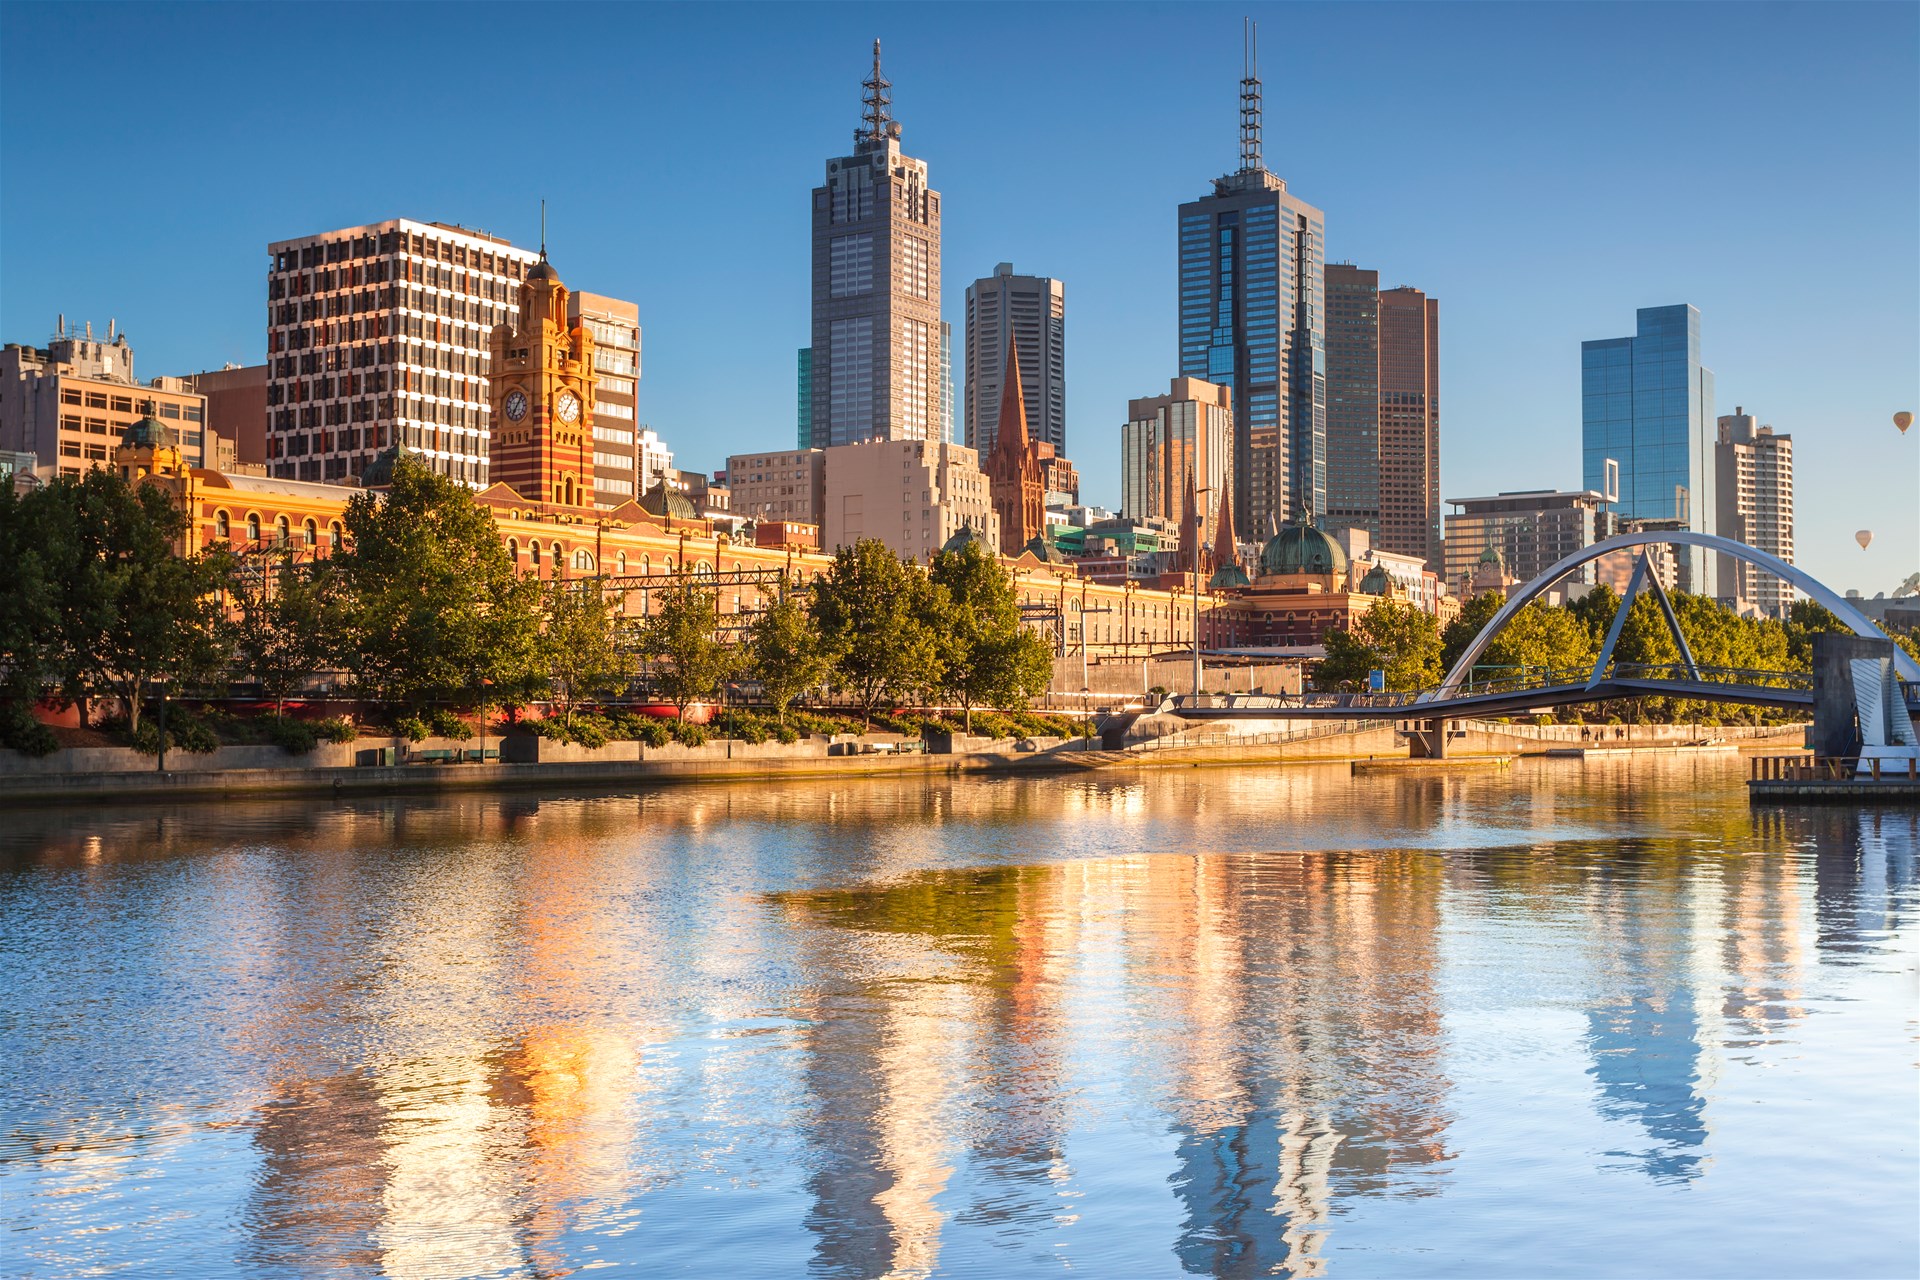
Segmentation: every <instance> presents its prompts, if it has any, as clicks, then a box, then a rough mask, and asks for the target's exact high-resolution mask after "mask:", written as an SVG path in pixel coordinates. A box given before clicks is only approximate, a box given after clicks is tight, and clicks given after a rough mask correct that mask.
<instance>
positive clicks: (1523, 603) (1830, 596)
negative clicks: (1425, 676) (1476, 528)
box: [1420, 529, 1920, 702]
mask: <svg viewBox="0 0 1920 1280" xmlns="http://www.w3.org/2000/svg"><path fill="white" fill-rule="evenodd" d="M1662 545H1665V546H1683V547H1704V548H1705V549H1707V550H1709V551H1718V552H1723V553H1725V554H1726V555H1730V556H1732V557H1733V558H1734V559H1736V560H1745V561H1746V562H1747V563H1748V564H1750V565H1753V566H1755V567H1756V568H1760V569H1765V570H1766V571H1767V572H1768V573H1771V574H1773V575H1774V576H1775V577H1777V578H1780V579H1781V580H1783V581H1785V582H1789V583H1791V584H1793V585H1794V586H1796V587H1798V588H1799V589H1800V590H1801V591H1803V592H1805V593H1806V594H1807V596H1808V598H1810V599H1812V600H1814V601H1817V602H1818V603H1820V604H1823V605H1825V606H1826V607H1827V608H1828V609H1830V610H1832V612H1833V615H1834V616H1835V617H1836V618H1839V619H1840V621H1842V622H1844V623H1846V624H1847V627H1848V629H1850V630H1851V631H1852V632H1853V633H1854V634H1855V635H1857V636H1867V637H1869V638H1871V639H1875V640H1885V639H1887V634H1886V632H1884V631H1882V630H1880V628H1879V627H1877V626H1875V625H1874V624H1873V619H1871V618H1869V617H1867V615H1866V614H1864V613H1861V612H1860V610H1858V609H1856V608H1855V607H1854V606H1853V605H1852V604H1851V603H1849V602H1848V600H1847V598H1846V597H1845V596H1843V595H1840V594H1839V593H1838V592H1836V591H1834V590H1833V589H1832V588H1831V587H1829V586H1827V585H1826V584H1824V583H1822V582H1821V581H1820V580H1819V579H1818V578H1815V577H1814V576H1813V575H1812V574H1809V573H1807V572H1806V571H1805V570H1804V569H1798V568H1795V567H1794V566H1793V565H1790V564H1788V563H1787V562H1786V561H1785V560H1782V559H1780V558H1779V557H1778V556H1771V555H1768V554H1767V553H1766V552H1764V551H1762V550H1760V549H1759V548H1757V547H1750V546H1748V545H1747V544H1746V543H1744V542H1735V541H1733V540H1732V539H1731V538H1722V537H1718V536H1716V535H1714V534H1711V533H1695V532H1693V531H1691V530H1688V529H1668V530H1662V531H1659V532H1649V533H1622V534H1618V535H1616V536H1614V537H1611V538H1607V539H1605V540H1604V541H1601V542H1596V543H1594V544H1593V545H1592V546H1590V547H1585V548H1583V549H1581V550H1579V551H1576V552H1574V553H1573V554H1572V555H1570V556H1568V557H1566V559H1564V560H1562V561H1560V562H1559V563H1558V564H1556V565H1554V566H1553V567H1552V568H1550V569H1548V570H1547V571H1546V572H1545V573H1543V574H1541V575H1540V576H1539V577H1537V578H1535V579H1534V580H1533V581H1532V582H1529V583H1528V584H1527V585H1526V586H1524V587H1522V588H1520V590H1518V591H1516V592H1515V593H1514V594H1513V595H1511V596H1508V597H1507V602H1506V603H1505V604H1503V605H1501V606H1500V612H1498V613H1496V614H1494V615H1493V618H1492V620H1491V621H1489V622H1488V623H1487V625H1486V626H1484V627H1482V628H1481V629H1480V634H1479V635H1477V636H1475V637H1474V638H1473V643H1472V644H1470V645H1468V646H1467V651H1466V652H1465V653H1463V654H1461V655H1460V660H1459V661H1458V662H1455V663H1454V664H1453V670H1451V671H1449V672H1447V678H1446V679H1445V680H1442V681H1441V682H1440V687H1439V688H1438V689H1435V690H1434V691H1433V692H1431V693H1429V694H1425V695H1423V696H1422V697H1421V699H1420V701H1422V702H1433V701H1438V700H1440V699H1442V698H1450V697H1452V696H1453V695H1454V694H1455V693H1457V692H1458V691H1459V689H1460V686H1461V685H1462V684H1463V683H1465V681H1466V678H1467V676H1468V674H1469V673H1470V672H1471V671H1472V670H1473V664H1474V663H1475V662H1477V661H1478V660H1479V658H1480V655H1481V653H1483V652H1484V651H1485V650H1486V647H1487V646H1488V645H1489V644H1492V643H1493V638H1494V637H1495V636H1497V635H1499V634H1500V628H1502V627H1504V626H1506V625H1507V622H1508V620H1509V619H1511V618H1512V617H1513V615H1514V614H1516V613H1518V612H1520V610H1522V609H1524V608H1526V607H1527V606H1528V605H1529V604H1531V603H1532V602H1533V601H1534V600H1536V599H1538V598H1539V597H1540V596H1541V595H1543V594H1544V593H1545V592H1546V590H1547V588H1549V587H1551V586H1552V585H1553V584H1554V583H1556V582H1558V581H1559V580H1560V579H1562V578H1564V577H1566V576H1567V574H1568V573H1570V572H1571V571H1573V570H1574V569H1577V568H1579V567H1580V566H1581V565H1583V564H1585V563H1587V561H1589V560H1598V559H1599V558H1600V557H1601V556H1604V555H1608V554H1610V553H1612V552H1615V551H1626V550H1629V549H1631V548H1633V547H1651V546H1662ZM1893 661H1894V667H1895V669H1896V670H1898V671H1899V672H1900V678H1901V679H1903V680H1920V663H1917V662H1915V661H1914V660H1913V659H1912V658H1909V657H1908V656H1907V653H1906V650H1904V649H1902V648H1901V647H1900V646H1899V645H1894V647H1893Z"/></svg>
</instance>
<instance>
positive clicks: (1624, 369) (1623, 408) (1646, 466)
mask: <svg viewBox="0 0 1920 1280" xmlns="http://www.w3.org/2000/svg"><path fill="white" fill-rule="evenodd" d="M1636 316H1637V320H1638V326H1637V327H1638V332H1636V333H1635V334H1634V336H1633V337H1631V338H1603V339H1600V340H1598V341H1593V342H1583V343H1581V344H1580V390H1581V414H1580V419H1581V463H1582V472H1581V474H1582V485H1583V487H1585V488H1588V489H1597V490H1601V491H1603V492H1604V491H1605V488H1606V476H1605V471H1606V460H1607V459H1608V458H1613V459H1615V460H1617V461H1618V462H1619V464H1620V502H1619V505H1618V507H1617V508H1616V511H1617V513H1618V514H1619V516H1620V517H1621V518H1622V519H1625V520H1633V521H1654V520H1658V521H1671V522H1673V523H1674V525H1675V526H1676V527H1679V528H1684V529H1692V530H1696V531H1698V532H1702V533H1705V532H1709V531H1711V529H1712V526H1713V519H1714V502H1715V499H1714V484H1713V479H1714V477H1713V446H1714V442H1715V441H1714V433H1715V430H1716V425H1715V419H1714V412H1713V371H1712V370H1710V369H1707V368H1704V367H1703V366H1702V365H1701V363H1700V312H1699V311H1698V310H1696V309H1695V308H1693V307H1690V306H1687V305H1686V304H1684V303H1682V304H1680V305H1677V306H1671V307H1641V308H1640V309H1639V311H1638V312H1637V313H1636ZM1691 559H1692V561H1693V563H1694V564H1695V565H1696V566H1698V567H1699V569H1700V571H1701V572H1700V573H1699V574H1697V575H1694V576H1693V577H1692V579H1691V582H1690V584H1689V585H1688V589H1690V590H1693V591H1697V592H1701V593H1703V594H1711V593H1712V590H1713V583H1712V581H1711V574H1712V568H1713V566H1712V557H1702V556H1694V557H1691Z"/></svg>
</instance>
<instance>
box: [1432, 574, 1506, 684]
mask: <svg viewBox="0 0 1920 1280" xmlns="http://www.w3.org/2000/svg"><path fill="white" fill-rule="evenodd" d="M1506 602H1507V600H1506V597H1505V596H1503V595H1501V594H1500V593H1499V592H1498V591H1484V592H1482V593H1481V594H1479V595H1477V596H1475V597H1474V598H1473V599H1471V600H1469V601H1467V602H1466V603H1465V604H1463V605H1461V606H1460V612H1459V613H1458V614H1457V615H1455V617H1454V619H1453V621H1452V622H1449V623H1448V624H1447V628H1446V630H1445V631H1443V632H1441V634H1440V666H1441V668H1442V669H1443V670H1446V671H1451V670H1453V664H1454V663H1456V662H1458V661H1460V655H1461V654H1463V653H1465V652H1466V651H1467V646H1468V645H1470V644H1472V643H1473V638H1474V637H1475V636H1477V635H1479V634H1480V632H1481V631H1482V630H1484V629H1485V628H1486V625H1487V624H1488V623H1489V622H1492V621H1493V615H1494V614H1496V613H1498V612H1500V606H1501V605H1504V604H1505V603H1506Z"/></svg>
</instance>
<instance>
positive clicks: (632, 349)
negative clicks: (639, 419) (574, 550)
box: [567, 292, 672, 507]
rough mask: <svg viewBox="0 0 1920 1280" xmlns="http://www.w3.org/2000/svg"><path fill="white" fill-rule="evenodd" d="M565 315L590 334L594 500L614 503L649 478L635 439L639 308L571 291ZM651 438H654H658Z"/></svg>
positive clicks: (633, 494) (640, 490) (640, 489)
mask: <svg viewBox="0 0 1920 1280" xmlns="http://www.w3.org/2000/svg"><path fill="white" fill-rule="evenodd" d="M567 319H568V320H569V321H570V322H571V323H573V324H575V325H585V326H586V329H587V332H588V333H590V334H592V335H593V501H594V505H595V506H597V507H617V506H619V505H620V504H621V503H623V502H628V501H631V500H632V499H634V498H638V497H641V496H642V495H644V494H645V493H646V491H647V488H648V486H649V485H651V484H652V483H653V481H652V479H651V476H652V473H651V472H649V471H647V470H645V469H644V468H642V467H641V465H640V452H639V447H638V442H637V441H636V439H635V436H636V432H637V430H638V428H637V424H636V423H635V422H634V413H635V410H636V408H637V406H638V404H639V383H640V308H639V306H638V305H636V304H634V303H631V302H625V301H622V300H621V299H619V298H608V297H603V296H602V295H600V294H597V293H582V292H576V293H572V294H570V295H568V298H567ZM648 434H650V435H651V434H652V433H651V432H649V433H648ZM654 439H655V443H656V444H657V443H658V439H659V438H658V437H657V436H656V437H655V438H654ZM671 457H672V455H671V454H669V455H668V458H669V460H671Z"/></svg>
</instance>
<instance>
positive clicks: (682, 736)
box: [673, 720, 707, 747]
mask: <svg viewBox="0 0 1920 1280" xmlns="http://www.w3.org/2000/svg"><path fill="white" fill-rule="evenodd" d="M673 736H674V737H675V738H677V739H678V740H679V742H680V745H681V746H683V747H704V746H706V745H707V728H706V726H705V725H699V724H688V723H687V722H686V721H685V720H681V721H677V722H676V723H675V724H674V726H673Z"/></svg>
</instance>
